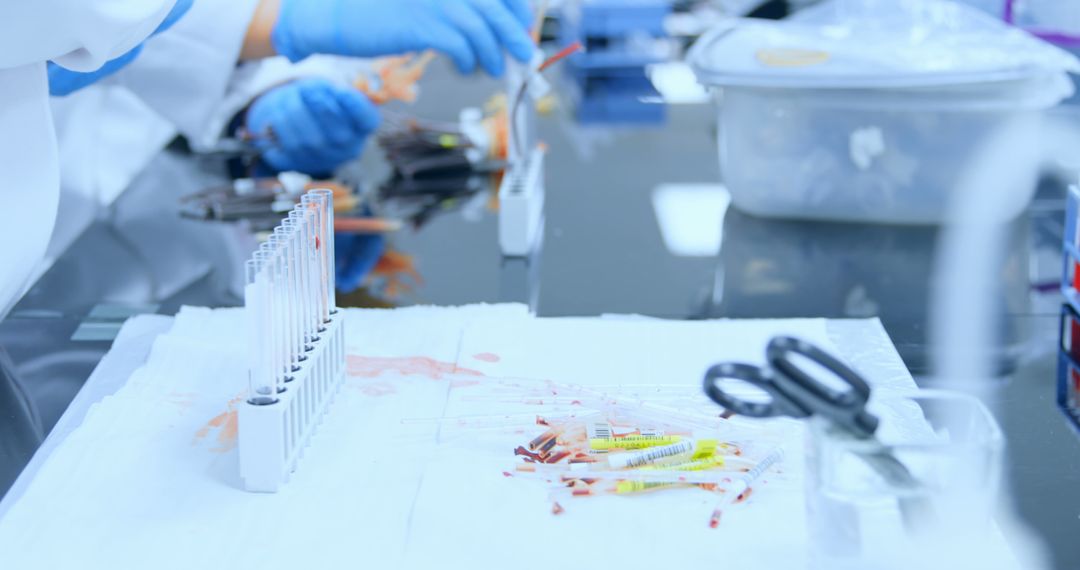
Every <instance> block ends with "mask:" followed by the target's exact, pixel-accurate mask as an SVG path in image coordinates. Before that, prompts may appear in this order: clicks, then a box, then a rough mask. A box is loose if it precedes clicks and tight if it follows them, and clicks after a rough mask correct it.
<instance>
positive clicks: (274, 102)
mask: <svg viewBox="0 0 1080 570" xmlns="http://www.w3.org/2000/svg"><path fill="white" fill-rule="evenodd" d="M379 119H380V117H379V112H378V110H377V109H376V108H375V105H374V104H372V103H371V101H368V99H367V97H366V96H364V94H363V93H360V92H359V91H357V90H355V89H352V88H350V87H340V86H337V85H334V84H332V83H330V82H329V81H326V80H325V79H302V80H299V81H295V82H292V83H287V84H285V85H282V86H280V87H276V88H274V89H271V90H270V91H268V92H266V93H265V94H264V95H262V96H261V97H259V98H258V99H257V100H256V101H255V103H253V104H252V105H251V108H250V109H249V110H248V114H247V130H248V132H250V133H252V134H254V135H262V134H264V133H268V132H272V133H273V140H270V141H267V140H260V141H259V142H258V143H257V145H258V146H260V147H262V149H263V155H262V158H263V161H264V162H265V163H266V164H267V165H269V166H270V167H272V168H274V169H276V170H277V171H279V172H280V171H285V170H296V171H299V172H303V173H305V174H310V175H316V176H317V175H326V174H331V173H333V172H334V170H336V169H337V168H338V167H339V166H341V165H342V164H344V163H346V162H348V161H349V160H352V159H354V158H356V157H357V156H359V155H360V151H361V150H362V149H363V147H364V142H365V141H366V140H367V137H368V135H370V134H371V133H372V132H374V131H375V129H376V128H377V127H378V126H379ZM260 138H261V137H260Z"/></svg>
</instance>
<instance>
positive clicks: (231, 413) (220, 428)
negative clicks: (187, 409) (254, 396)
mask: <svg viewBox="0 0 1080 570" xmlns="http://www.w3.org/2000/svg"><path fill="white" fill-rule="evenodd" d="M243 399H244V397H243V396H237V397H235V398H233V399H231V400H229V402H228V404H227V408H226V410H225V411H224V412H221V413H220V414H218V415H216V416H214V417H213V418H211V419H210V421H208V422H206V425H204V426H203V427H201V428H199V431H197V432H195V440H194V441H193V442H192V445H195V444H197V443H200V442H201V441H203V440H204V439H206V438H207V437H209V436H210V433H211V432H214V431H216V432H217V436H216V437H215V438H214V440H215V441H216V443H217V445H216V446H215V447H212V448H210V451H212V452H214V453H226V452H228V451H232V450H233V448H235V447H236V436H237V434H238V433H239V427H240V422H239V419H238V418H237V416H236V405H237V404H239V403H240V402H241V401H242V400H243Z"/></svg>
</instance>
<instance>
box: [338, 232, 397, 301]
mask: <svg viewBox="0 0 1080 570" xmlns="http://www.w3.org/2000/svg"><path fill="white" fill-rule="evenodd" d="M385 247H386V238H384V237H383V236H382V235H381V234H373V235H364V234H335V235H334V257H335V260H334V262H335V263H334V264H335V266H336V268H337V288H338V291H341V292H342V293H352V292H353V291H355V290H357V289H359V288H360V286H361V285H363V284H364V279H365V278H367V276H368V274H369V273H371V270H372V269H374V268H375V264H376V263H378V261H379V258H380V257H382V254H383V249H385Z"/></svg>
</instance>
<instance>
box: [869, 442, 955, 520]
mask: <svg viewBox="0 0 1080 570" xmlns="http://www.w3.org/2000/svg"><path fill="white" fill-rule="evenodd" d="M859 457H860V458H862V460H863V461H865V462H866V463H867V464H868V465H869V466H870V467H871V468H873V469H874V471H876V472H877V473H878V474H879V475H881V478H882V479H884V480H885V482H886V483H888V484H889V486H891V487H893V488H894V489H896V490H897V491H899V494H898V496H897V502H898V504H899V507H900V517H901V518H902V519H903V522H904V528H905V529H906V530H907V531H908V533H909V534H916V533H920V532H924V531H925V530H927V529H929V528H931V527H932V525H933V524H934V522H935V521H936V520H937V515H936V513H935V512H934V505H933V502H932V501H931V500H930V499H929V498H927V497H926V496H925V494H924V493H925V491H926V489H925V487H924V486H923V484H922V483H920V482H919V480H918V479H916V478H915V476H914V475H912V474H911V471H910V470H909V469H908V468H907V466H906V465H904V463H903V462H902V461H900V460H899V459H898V458H897V457H896V456H895V455H893V454H892V453H891V452H888V451H880V452H873V453H866V454H860V455H859Z"/></svg>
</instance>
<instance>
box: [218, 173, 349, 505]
mask: <svg viewBox="0 0 1080 570" xmlns="http://www.w3.org/2000/svg"><path fill="white" fill-rule="evenodd" d="M333 212H334V209H333V193H332V192H331V191H330V190H322V189H319V190H313V191H311V192H309V193H307V194H306V195H304V196H303V198H302V200H301V203H300V204H299V205H298V206H297V207H296V208H295V209H294V210H293V211H292V212H290V213H289V216H288V218H286V219H285V220H283V221H282V224H281V225H280V226H278V227H277V228H275V229H274V231H273V233H272V235H271V236H270V238H269V239H268V240H267V241H266V242H265V243H264V244H263V245H262V246H260V249H259V251H257V252H256V253H255V255H254V256H253V257H252V259H251V260H249V261H248V262H247V277H248V280H247V287H246V289H245V299H244V305H245V306H244V311H245V314H246V317H247V319H248V328H249V335H248V336H249V346H248V353H249V354H248V359H249V370H248V381H249V391H248V397H247V399H246V400H245V401H244V402H243V403H242V404H241V405H240V408H239V410H238V421H239V434H238V440H239V441H238V448H239V459H240V477H241V480H242V481H243V485H244V488H245V489H247V490H248V491H253V492H264V493H274V492H277V491H278V490H279V489H280V487H281V486H282V485H283V484H284V483H286V482H287V481H288V480H289V477H290V475H291V474H292V473H293V472H294V471H295V470H296V468H297V465H298V464H299V463H300V461H301V459H302V458H303V455H304V449H305V448H306V447H307V445H308V444H309V442H310V441H311V438H312V435H313V434H314V433H315V431H316V430H317V428H318V426H319V424H320V423H321V420H322V418H323V416H324V414H326V412H327V410H328V409H329V408H330V406H331V404H332V402H333V399H334V396H335V394H337V392H338V391H339V390H340V388H341V385H342V384H343V383H344V380H345V322H344V320H345V313H344V312H343V311H339V310H337V308H336V307H335V306H334V263H333V260H334V254H333V249H334V247H333V246H334V232H333V227H334V221H333Z"/></svg>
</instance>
